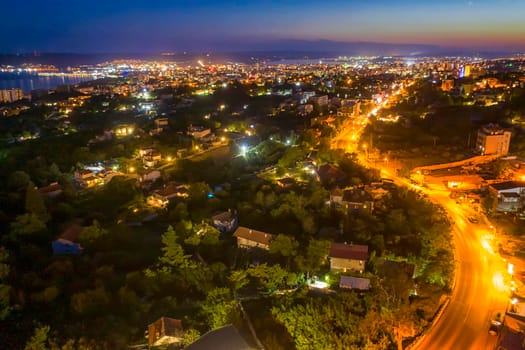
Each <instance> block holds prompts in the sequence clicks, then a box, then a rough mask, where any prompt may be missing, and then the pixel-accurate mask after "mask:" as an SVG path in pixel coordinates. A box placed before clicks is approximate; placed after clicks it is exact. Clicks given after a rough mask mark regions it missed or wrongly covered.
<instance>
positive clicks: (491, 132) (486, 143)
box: [476, 124, 511, 155]
mask: <svg viewBox="0 0 525 350" xmlns="http://www.w3.org/2000/svg"><path fill="white" fill-rule="evenodd" d="M510 136H511V132H510V131H507V130H504V129H502V128H500V127H498V126H497V125H494V124H489V125H485V126H484V127H482V128H481V129H480V130H479V131H478V138H477V141H476V149H477V151H478V152H480V153H481V154H482V155H489V154H501V155H504V154H507V153H509V146H510Z"/></svg>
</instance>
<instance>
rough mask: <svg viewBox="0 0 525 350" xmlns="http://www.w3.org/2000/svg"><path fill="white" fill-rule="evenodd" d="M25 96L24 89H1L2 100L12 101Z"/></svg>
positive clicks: (0, 97)
mask: <svg viewBox="0 0 525 350" xmlns="http://www.w3.org/2000/svg"><path fill="white" fill-rule="evenodd" d="M23 98H24V93H23V92H22V89H18V88H17V89H9V90H0V102H4V103H11V102H15V101H18V100H21V99H23Z"/></svg>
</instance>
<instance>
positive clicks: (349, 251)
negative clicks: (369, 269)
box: [329, 243, 368, 272]
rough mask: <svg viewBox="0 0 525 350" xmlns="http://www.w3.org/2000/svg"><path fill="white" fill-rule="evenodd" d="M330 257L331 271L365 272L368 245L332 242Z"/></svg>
mask: <svg viewBox="0 0 525 350" xmlns="http://www.w3.org/2000/svg"><path fill="white" fill-rule="evenodd" d="M329 257H330V270H331V271H343V272H347V271H358V272H363V270H364V269H365V264H366V262H367V261H368V246H366V245H358V244H346V243H332V246H331V247H330V255H329Z"/></svg>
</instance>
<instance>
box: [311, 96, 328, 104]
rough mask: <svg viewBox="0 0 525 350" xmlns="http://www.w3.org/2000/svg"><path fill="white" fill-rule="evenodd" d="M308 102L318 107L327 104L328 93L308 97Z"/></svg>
mask: <svg viewBox="0 0 525 350" xmlns="http://www.w3.org/2000/svg"><path fill="white" fill-rule="evenodd" d="M310 102H312V103H313V104H315V105H317V106H319V107H324V106H328V95H322V96H313V97H310Z"/></svg>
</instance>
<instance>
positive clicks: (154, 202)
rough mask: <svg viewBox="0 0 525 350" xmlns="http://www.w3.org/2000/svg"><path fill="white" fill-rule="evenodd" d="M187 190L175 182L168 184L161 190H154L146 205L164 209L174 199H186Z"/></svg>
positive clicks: (184, 186)
mask: <svg viewBox="0 0 525 350" xmlns="http://www.w3.org/2000/svg"><path fill="white" fill-rule="evenodd" d="M188 196H189V194H188V188H187V187H186V185H182V184H179V183H176V182H169V183H168V184H166V185H164V187H163V188H161V189H159V190H155V191H154V192H153V193H152V194H151V195H150V196H149V197H148V199H147V203H148V204H149V205H151V206H154V207H158V208H164V207H166V206H167V205H168V204H169V202H170V201H171V200H173V199H175V198H187V197H188Z"/></svg>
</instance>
